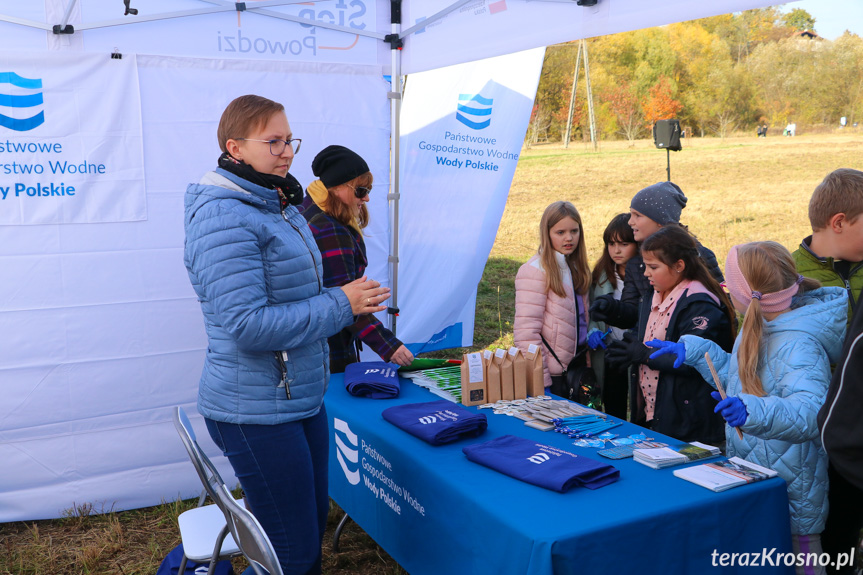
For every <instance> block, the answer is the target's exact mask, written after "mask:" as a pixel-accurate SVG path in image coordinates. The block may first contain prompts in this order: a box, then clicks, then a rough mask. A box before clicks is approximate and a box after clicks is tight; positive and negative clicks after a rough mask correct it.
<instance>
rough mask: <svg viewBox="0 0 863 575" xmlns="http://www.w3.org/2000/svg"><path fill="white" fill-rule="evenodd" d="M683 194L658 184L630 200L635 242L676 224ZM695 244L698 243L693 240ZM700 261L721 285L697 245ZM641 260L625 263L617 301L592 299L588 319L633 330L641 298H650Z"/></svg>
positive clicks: (710, 259)
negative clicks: (620, 290) (624, 274)
mask: <svg viewBox="0 0 863 575" xmlns="http://www.w3.org/2000/svg"><path fill="white" fill-rule="evenodd" d="M686 203H687V199H686V196H684V195H683V191H682V190H681V189H680V187H678V186H677V185H676V184H674V183H672V182H659V183H658V184H653V185H652V186H647V187H646V188H644V189H643V190H641V191H639V192H638V193H637V194H635V196H633V198H632V202H631V203H630V206H629V212H630V214H631V216H630V218H629V225H630V227H631V228H632V234H633V237H634V238H635V241H636V242H643V241H644V240H646V239H647V238H648V237H650V235H651V234H653V233H654V232H656V231H658V230H660V229H661V228H662V227H663V226H666V225H671V224H675V225H677V224H680V214H681V212H682V211H683V208H685V207H686ZM696 243H698V240H696ZM698 253H699V254H700V256H701V261H702V263H703V264H704V265H705V267H706V268H707V270H708V271H709V272H710V275H711V276H713V278H714V279H715V280H716V281H717V282H720V283H721V282H722V281H723V277H722V271H721V270H720V269H719V263H718V262H717V261H716V256H715V255H713V252H712V251H710V250H709V249H708V248H706V247H704V246H703V245H701V244H700V243H698ZM644 272H645V269H644V261H643V260H642V258H641V255H635V256H633V258H632V259H630V260H629V261H628V262H627V264H626V277H625V278H624V280H623V294H622V295H621V297H620V300H615V299H614V297H612V296H611V295H610V294H609V295H604V296H601V297H598V298H596V300H595V301H594V302H593V304H591V306H590V317H591V319H593V320H594V321H603V322H606V323H608V324H610V325H613V326H615V327H619V328H621V329H628V328H631V327H634V326H635V325H636V323H637V322H638V319H639V316H638V314H639V309H640V305H641V302H642V301H643V300H644V299H650V298H651V297H653V288H652V287H651V286H650V282H649V281H648V280H647V279H646V278H645V276H644Z"/></svg>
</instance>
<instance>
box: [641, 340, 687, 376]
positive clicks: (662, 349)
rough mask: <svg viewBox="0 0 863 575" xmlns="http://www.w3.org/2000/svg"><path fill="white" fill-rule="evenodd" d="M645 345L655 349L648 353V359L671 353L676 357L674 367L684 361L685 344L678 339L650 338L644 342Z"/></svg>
mask: <svg viewBox="0 0 863 575" xmlns="http://www.w3.org/2000/svg"><path fill="white" fill-rule="evenodd" d="M644 345H646V346H647V347H655V348H657V350H656V351H654V352H653V353H651V354H650V359H655V358H657V357H659V356H660V355H666V354H669V353H670V354H672V355H676V356H677V359H675V360H674V368H675V369H677V368H678V367H680V366H681V365H683V362H684V361H686V346H685V345H684V344H683V343H682V342H679V341H662V340H661V339H651V340H650V341H648V342H645V344H644Z"/></svg>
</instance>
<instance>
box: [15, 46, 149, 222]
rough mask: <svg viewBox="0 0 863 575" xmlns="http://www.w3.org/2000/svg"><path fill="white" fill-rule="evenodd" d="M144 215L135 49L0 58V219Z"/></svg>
mask: <svg viewBox="0 0 863 575" xmlns="http://www.w3.org/2000/svg"><path fill="white" fill-rule="evenodd" d="M146 218H147V203H146V197H145V194H144V153H143V137H142V131H141V102H140V98H139V90H138V70H137V65H136V60H135V57H134V56H129V57H126V58H122V59H112V58H109V57H108V55H106V54H68V53H67V54H58V53H50V52H41V53H39V52H36V53H23V52H6V53H3V54H2V56H0V225H16V224H17V225H20V224H71V223H106V222H125V221H139V220H145V219H146Z"/></svg>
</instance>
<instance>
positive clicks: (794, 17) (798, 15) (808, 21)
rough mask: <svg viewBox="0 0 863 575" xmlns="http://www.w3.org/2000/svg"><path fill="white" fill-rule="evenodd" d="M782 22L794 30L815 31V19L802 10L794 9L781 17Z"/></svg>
mask: <svg viewBox="0 0 863 575" xmlns="http://www.w3.org/2000/svg"><path fill="white" fill-rule="evenodd" d="M782 22H783V23H784V24H785V25H786V26H788V27H789V28H793V29H795V30H809V31H810V32H814V31H815V18H814V17H813V16H812V15H811V14H810V13H809V12H807V11H806V10H804V9H803V8H794V9H793V10H791V12H789V13H788V14H785V15H783V16H782Z"/></svg>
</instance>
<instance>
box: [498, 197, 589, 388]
mask: <svg viewBox="0 0 863 575" xmlns="http://www.w3.org/2000/svg"><path fill="white" fill-rule="evenodd" d="M589 291H590V268H589V267H588V265H587V248H586V247H585V245H584V228H583V227H582V224H581V215H579V213H578V210H576V209H575V206H573V205H572V204H571V203H569V202H554V203H553V204H551V205H550V206H548V207H547V208H545V211H544V212H543V214H542V219H541V220H540V222H539V248H538V249H537V253H536V255H534V256H533V257H532V258H530V259H529V260H527V262H526V263H525V264H524V265H522V266H521V267H520V268H519V269H518V274H517V275H516V276H515V321H514V322H513V340H514V343H515V346H516V347H518V348H519V349H521V350H522V351H525V352H526V351H528V347H529V346H530V345H536V346H538V347H540V348H541V349H542V362H543V378H544V379H545V387H546V390H547V391H551V389H552V387H554V389H555V390H557V389H560V388H563V387H564V385H565V383H566V382H565V381H564V378H563V375H561V374H562V372H563V371H564V370H565V369H566V368H567V366H568V365H569V364H570V362H571V361H572V359H573V358H574V357H575V355H576V352H577V351H578V350H580V349H584V350H585V353H584V354H583V355H582V356H581V357H582V358H583V359H584V362H585V363H586V360H587V353H586V350H587V323H588V316H587V307H588V292H589ZM554 355H556V356H557V359H554Z"/></svg>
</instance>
